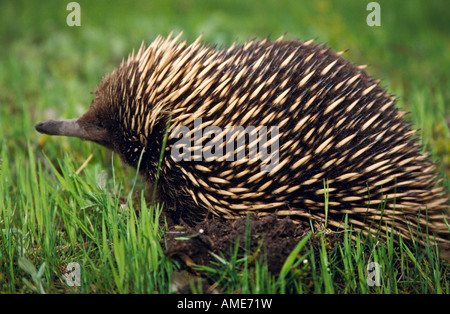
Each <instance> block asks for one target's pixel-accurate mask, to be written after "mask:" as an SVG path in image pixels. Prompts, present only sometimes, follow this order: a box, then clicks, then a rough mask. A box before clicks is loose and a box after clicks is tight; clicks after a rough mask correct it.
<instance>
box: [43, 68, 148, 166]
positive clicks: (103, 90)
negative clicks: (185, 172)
mask: <svg viewBox="0 0 450 314" xmlns="http://www.w3.org/2000/svg"><path fill="white" fill-rule="evenodd" d="M126 66H129V64H128V65H125V64H123V65H122V66H121V67H119V68H118V69H117V70H116V71H114V72H113V73H111V74H109V75H107V76H105V77H104V78H103V80H102V82H101V83H100V85H99V86H98V87H97V89H96V91H95V92H94V99H93V100H92V102H91V105H90V107H89V110H88V111H87V112H86V113H85V114H84V115H83V116H81V117H80V118H78V119H68V120H58V121H55V120H48V121H45V122H42V123H39V124H37V125H36V130H37V131H39V132H40V133H44V134H48V135H60V136H72V137H78V138H80V139H83V140H88V141H92V142H95V143H97V144H100V145H103V146H105V147H107V148H109V149H111V150H113V151H115V152H117V153H119V154H120V155H121V156H122V157H123V159H124V160H125V161H126V162H127V163H129V164H130V165H132V166H137V162H138V161H139V157H140V156H141V154H142V152H143V148H144V147H145V146H144V145H143V144H144V143H142V139H143V138H142V136H139V132H137V130H136V128H135V127H134V123H133V117H130V116H127V115H126V114H125V113H124V112H120V111H121V110H119V108H122V109H123V108H124V107H126V106H130V105H131V102H133V101H134V100H133V99H129V97H128V96H129V95H128V88H127V86H128V84H126V83H127V82H124V81H126V80H127V78H126V76H125V75H124V72H125V71H128V70H129V69H127V68H126ZM124 83H125V84H124ZM124 97H125V98H127V99H123V98H124Z"/></svg>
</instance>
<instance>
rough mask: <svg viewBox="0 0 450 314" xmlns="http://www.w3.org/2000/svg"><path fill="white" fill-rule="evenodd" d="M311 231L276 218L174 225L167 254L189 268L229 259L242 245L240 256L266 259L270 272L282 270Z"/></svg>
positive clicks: (244, 218) (167, 239)
mask: <svg viewBox="0 0 450 314" xmlns="http://www.w3.org/2000/svg"><path fill="white" fill-rule="evenodd" d="M309 231H310V227H309V226H308V224H306V223H302V222H300V223H298V222H294V221H293V220H292V219H290V218H289V217H286V218H283V219H279V218H277V217H276V215H268V216H263V217H257V216H248V217H242V218H238V219H236V220H228V219H222V218H218V217H209V218H205V219H204V220H202V221H200V222H198V223H196V224H194V225H192V224H185V223H182V224H181V226H179V225H178V226H171V227H170V228H169V230H168V231H167V232H166V236H165V239H164V242H165V245H166V247H167V249H166V251H165V254H166V255H167V256H170V257H174V258H179V259H180V260H182V261H183V262H184V263H185V264H186V265H187V266H192V264H197V265H211V260H213V259H214V258H213V255H212V254H211V252H213V253H215V254H217V255H219V256H220V254H223V256H224V257H225V259H227V260H229V258H230V255H231V253H230V248H231V247H232V246H233V244H234V245H238V246H239V251H238V254H239V256H240V257H242V256H243V254H244V252H245V250H246V248H248V249H249V250H248V251H247V252H246V253H247V255H250V256H252V257H262V258H265V261H266V262H267V266H268V269H269V271H270V272H271V273H273V274H277V273H279V271H280V270H281V267H282V266H283V264H284V262H285V260H286V258H287V257H288V256H289V254H290V253H291V252H292V250H293V249H294V247H295V246H296V245H297V243H298V242H299V240H300V239H301V238H302V237H303V236H305V235H306V234H307V233H308V232H309Z"/></svg>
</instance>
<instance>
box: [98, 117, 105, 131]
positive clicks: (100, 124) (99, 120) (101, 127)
mask: <svg viewBox="0 0 450 314" xmlns="http://www.w3.org/2000/svg"><path fill="white" fill-rule="evenodd" d="M104 127H105V126H104V125H103V122H102V120H101V119H100V117H97V128H99V129H103V128H104Z"/></svg>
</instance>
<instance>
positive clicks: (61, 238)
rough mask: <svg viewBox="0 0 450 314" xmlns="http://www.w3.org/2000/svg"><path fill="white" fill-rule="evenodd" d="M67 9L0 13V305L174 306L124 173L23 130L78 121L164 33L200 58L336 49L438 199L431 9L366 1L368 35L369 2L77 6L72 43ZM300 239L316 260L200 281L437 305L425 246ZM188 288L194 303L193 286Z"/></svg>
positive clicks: (439, 38) (437, 74)
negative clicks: (7, 299)
mask: <svg viewBox="0 0 450 314" xmlns="http://www.w3.org/2000/svg"><path fill="white" fill-rule="evenodd" d="M68 2H69V1H67V2H65V1H40V2H38V1H8V2H6V1H1V2H0V25H1V27H0V42H1V43H2V49H0V292H2V293H28V292H33V291H34V292H51V293H95V292H96V293H110V292H114V293H115V292H122V293H128V292H146V293H152V292H159V293H168V292H172V291H173V288H174V283H175V282H177V280H179V279H178V277H179V274H180V273H179V269H180V264H179V263H178V262H176V261H173V260H171V259H169V258H167V257H165V256H164V254H163V250H164V243H162V244H161V242H160V240H161V238H162V235H163V229H162V228H161V227H160V226H159V225H158V224H157V223H155V222H156V221H157V219H158V216H159V214H160V209H159V208H155V207H153V206H147V205H146V204H145V201H143V199H141V196H142V195H141V192H140V191H141V189H142V183H141V181H140V180H139V178H137V177H136V175H135V172H134V171H133V170H132V169H129V168H125V167H123V166H122V164H121V163H120V161H119V160H118V156H117V155H111V153H110V152H108V151H106V150H104V149H102V148H100V147H98V146H95V145H94V144H90V143H85V142H81V141H79V140H76V139H70V138H51V137H47V136H42V135H39V134H37V133H36V132H35V131H34V127H33V126H34V124H35V123H36V122H39V121H42V120H45V119H50V118H72V117H77V116H79V115H80V114H82V113H83V112H84V111H85V110H86V109H87V107H88V105H89V103H90V101H91V97H92V95H91V94H90V92H91V91H93V90H94V89H95V86H96V84H97V83H98V82H99V81H100V79H101V77H102V76H103V75H104V74H105V73H106V72H108V71H111V70H112V69H113V68H114V67H115V66H116V65H117V64H118V63H119V62H120V61H121V60H122V58H123V57H125V56H126V55H127V54H128V53H129V52H130V51H131V50H132V49H133V48H134V49H137V48H138V47H139V45H140V43H141V42H142V41H143V40H145V41H147V42H150V41H151V40H153V39H154V38H155V37H156V35H157V34H160V33H161V34H168V33H169V32H170V31H171V30H174V31H176V32H177V31H181V30H184V37H185V38H187V39H189V40H190V41H192V40H193V39H194V38H196V37H197V36H198V35H199V34H200V33H203V35H204V37H203V38H204V40H205V41H206V42H209V43H213V44H223V45H227V44H230V43H231V42H233V41H234V40H236V39H237V40H239V41H244V40H246V39H248V38H252V37H266V36H268V35H271V37H272V38H277V37H278V36H280V35H282V34H283V33H285V32H287V37H288V38H300V39H304V40H306V39H310V38H318V39H317V41H318V42H327V44H328V46H330V47H331V48H333V49H334V50H336V51H340V50H344V49H350V50H349V51H348V52H347V53H346V54H345V56H346V57H347V58H349V59H350V60H351V61H353V62H355V63H357V64H364V63H368V64H370V65H371V66H370V67H369V68H368V72H369V73H370V74H372V75H373V76H374V77H377V78H381V79H383V83H382V84H383V85H384V86H386V87H387V88H388V90H389V91H390V92H391V93H394V94H396V95H398V96H400V100H399V103H398V105H399V106H400V107H402V108H405V109H406V110H408V111H410V112H411V114H410V115H409V119H411V120H412V121H413V123H414V125H415V126H416V127H417V128H420V129H421V132H420V136H421V141H422V142H423V144H424V146H425V147H426V149H427V150H428V151H430V152H431V154H432V158H433V159H434V160H436V161H437V162H438V165H439V167H440V169H441V173H442V176H443V178H444V181H443V184H444V185H445V187H446V189H447V190H450V189H449V182H450V181H449V178H450V131H449V123H450V122H449V120H450V90H449V89H448V86H450V79H449V75H448V69H449V68H450V54H449V53H448V51H449V50H450V40H449V37H448V34H449V33H450V22H449V21H450V15H449V13H448V10H447V2H446V1H445V0H434V1H426V2H425V1H408V4H407V5H406V3H405V2H404V1H378V2H379V3H380V6H381V10H382V11H381V26H380V27H369V26H368V25H367V24H366V17H367V14H368V13H369V12H368V11H366V5H367V2H369V1H331V0H328V1H325V0H322V1H314V2H312V1H298V0H293V1H268V0H258V1H245V2H244V1H237V0H233V1H194V0H191V1H190V0H183V1H158V2H156V1H155V2H147V1H135V2H133V4H130V3H128V2H125V1H78V2H79V3H80V6H81V26H80V27H69V26H68V25H67V24H66V17H67V14H68V13H69V11H67V10H66V4H67V3H68ZM130 196H133V197H130ZM125 199H128V200H129V201H128V202H127V203H125V202H124V200H125ZM133 200H134V202H133ZM134 208H140V214H139V218H137V217H136V215H135V211H134V210H133V209H134ZM313 237H315V239H316V241H315V243H316V245H310V244H309V242H308V243H307V242H302V241H300V242H299V246H298V252H300V253H298V252H293V254H292V255H291V256H290V258H289V259H287V261H286V264H285V267H284V268H283V269H282V271H281V273H280V274H269V273H268V272H267V269H266V267H265V264H264V261H263V260H262V261H259V262H256V263H255V264H251V265H250V263H249V262H248V258H247V257H246V256H245V255H243V256H241V255H239V254H237V253H236V254H232V258H231V260H223V259H222V258H220V257H219V256H218V257H217V263H216V264H215V265H214V267H211V268H206V267H203V268H202V267H201V268H200V269H199V270H198V271H199V272H201V273H202V274H203V275H204V276H203V277H204V278H206V280H207V281H208V283H209V284H210V285H213V287H215V288H217V289H218V290H219V291H221V292H226V293H231V292H251V293H275V292H276V293H278V292H313V293H321V292H330V293H442V292H443V293H449V292H450V274H449V273H450V266H449V264H448V263H446V262H444V261H442V260H440V259H439V251H438V250H437V249H436V248H435V247H433V246H429V247H427V248H426V249H425V250H421V249H420V248H419V247H417V246H415V245H412V244H406V243H401V244H400V245H394V244H393V242H392V241H391V240H389V241H387V242H386V243H382V242H376V241H366V242H364V243H363V244H361V243H358V242H357V243H358V244H353V243H352V242H351V241H349V238H348V237H349V235H348V234H346V233H343V234H342V235H341V237H342V238H341V241H339V242H333V243H332V242H330V241H329V239H328V237H327V235H325V234H322V233H320V232H319V233H318V234H315V235H314V236H313ZM230 249H231V250H233V248H230ZM233 252H234V251H233ZM297 253H298V254H297ZM72 262H75V263H78V265H80V286H74V287H71V286H69V285H67V281H66V280H65V279H64V273H65V272H66V271H67V267H68V265H69V264H70V263H72ZM369 262H377V263H378V264H379V265H380V266H381V277H380V278H381V285H380V286H373V287H370V286H368V284H367V281H366V278H367V270H366V269H367V264H368V263H369ZM183 280H184V279H183ZM187 284H188V285H190V286H191V289H192V290H194V291H196V292H205V291H204V288H203V285H202V283H201V281H200V279H199V278H191V279H189V280H188V281H187Z"/></svg>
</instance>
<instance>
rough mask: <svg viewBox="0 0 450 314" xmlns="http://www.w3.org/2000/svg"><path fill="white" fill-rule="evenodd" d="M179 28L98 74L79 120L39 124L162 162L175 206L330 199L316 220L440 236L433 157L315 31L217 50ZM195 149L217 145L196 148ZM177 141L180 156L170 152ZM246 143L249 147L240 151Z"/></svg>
mask: <svg viewBox="0 0 450 314" xmlns="http://www.w3.org/2000/svg"><path fill="white" fill-rule="evenodd" d="M179 37H180V36H178V37H177V38H175V39H171V38H170V36H169V37H167V38H164V37H158V38H157V39H156V40H155V41H154V42H153V43H152V44H151V45H150V46H148V47H146V46H144V45H142V46H141V48H140V49H139V51H138V52H137V53H136V54H135V53H133V54H131V55H130V56H129V57H128V60H127V61H126V62H122V64H121V65H120V66H119V67H118V68H117V69H115V70H114V71H113V72H112V73H111V74H109V75H107V76H106V77H105V78H104V79H103V80H102V82H101V84H100V85H99V87H98V88H97V90H96V91H95V97H94V100H93V102H92V104H91V106H90V108H89V110H88V112H87V113H86V114H85V115H83V116H82V117H81V118H79V119H76V120H66V121H62V122H58V121H47V122H44V123H41V124H38V125H37V126H36V129H37V130H38V131H39V132H41V133H46V134H50V135H66V136H75V137H79V138H82V139H85V140H90V141H94V142H96V143H99V144H101V145H104V146H106V147H108V148H111V149H112V150H114V151H116V152H118V153H119V154H120V156H121V157H122V158H123V159H124V160H125V161H126V162H127V163H128V164H130V165H132V166H134V167H137V165H138V163H139V171H140V173H141V174H142V175H143V176H144V178H145V179H146V180H147V181H153V180H155V178H156V174H157V169H158V165H160V177H159V180H158V184H159V186H160V194H161V200H162V201H164V203H165V206H166V207H168V208H174V209H176V210H177V211H180V212H181V214H182V215H183V214H186V215H189V213H206V212H207V211H209V212H212V213H214V214H217V215H220V216H223V217H226V218H235V217H238V216H240V215H243V214H245V213H248V212H255V213H259V214H260V215H265V214H268V213H276V214H277V215H279V216H286V215H289V216H291V217H296V218H298V219H302V218H305V219H312V220H315V221H323V220H324V219H325V210H324V207H325V198H327V204H328V213H327V215H328V216H327V217H328V219H327V221H328V224H329V225H331V226H333V227H336V228H339V227H343V224H344V223H343V220H344V219H343V217H344V215H348V222H349V223H351V224H352V225H353V226H354V228H358V229H362V230H364V231H372V230H378V229H381V230H385V229H387V228H390V227H391V225H392V224H394V231H395V232H396V233H398V234H402V235H403V236H405V237H407V238H410V237H411V231H412V232H415V231H417V230H419V229H421V230H425V229H427V230H430V231H433V232H436V234H437V236H438V237H440V238H445V237H448V234H449V230H448V227H447V226H446V224H445V223H444V219H443V217H444V214H443V212H444V211H445V210H446V208H447V207H448V205H447V204H446V199H445V198H444V197H443V195H442V193H443V188H441V187H437V182H438V180H437V179H436V174H435V171H434V170H435V166H434V165H433V163H432V162H431V161H430V160H429V158H428V157H427V156H426V155H424V154H421V153H420V150H421V146H420V144H419V143H418V142H417V140H416V139H415V137H414V133H415V132H414V131H413V130H411V127H410V123H409V122H407V121H405V120H404V119H403V118H402V117H403V115H404V113H403V112H400V111H399V110H398V109H397V108H396V107H395V98H394V97H393V96H391V95H389V94H387V93H386V91H385V90H384V89H383V88H381V87H380V86H379V85H378V81H376V80H374V79H372V78H371V77H370V76H369V75H368V74H367V73H365V72H364V70H363V67H357V66H355V65H353V64H352V63H350V62H349V61H347V60H345V59H344V58H342V57H341V54H340V53H339V54H336V53H334V52H332V51H331V50H329V49H327V48H325V47H323V46H318V45H315V44H313V43H312V41H308V42H299V41H284V40H283V39H282V38H280V39H278V40H276V41H274V42H271V41H269V40H268V39H264V40H261V41H256V40H253V41H249V42H246V43H244V44H242V45H238V44H233V45H232V46H231V47H229V48H227V49H215V48H212V47H209V46H207V45H204V44H202V43H201V42H200V38H198V39H197V40H196V41H195V42H194V43H192V44H191V45H187V43H186V41H184V42H180V41H179ZM196 121H201V123H200V124H199V125H195V123H196ZM270 126H275V127H276V128H277V133H278V134H275V133H274V132H270V131H269V132H268V133H267V136H268V142H267V143H266V145H265V146H264V145H259V143H254V141H251V140H250V139H251V138H252V136H254V135H255V132H258V131H259V130H260V129H261V128H262V127H268V129H269V127H270ZM233 127H242V128H243V129H244V130H245V131H244V133H238V134H237V135H235V136H233V137H231V139H232V140H235V139H237V138H241V139H243V140H244V143H245V144H246V148H243V147H239V145H235V146H233V147H234V148H233V149H234V151H231V152H230V151H226V148H227V145H228V144H229V143H228V142H226V140H225V141H224V139H226V138H227V137H226V135H227V132H226V130H227V128H228V129H229V128H233ZM250 127H253V128H250ZM180 128H184V129H185V130H188V131H186V132H185V133H184V135H186V134H187V135H190V136H192V135H195V132H196V131H197V130H201V131H202V132H201V133H200V134H201V137H200V138H199V137H197V138H196V137H195V136H193V137H192V140H189V141H187V142H183V145H179V143H180V135H183V134H181V133H182V132H181V133H179V132H178V131H177V132H178V133H177V132H175V130H180ZM251 130H253V131H251ZM255 130H256V131H255ZM252 132H254V133H252ZM175 133H176V134H175ZM166 134H169V136H168V137H167V140H166V141H165V138H166ZM228 140H230V138H228ZM275 141H276V144H277V145H276V149H273V148H271V149H269V150H268V154H273V153H276V154H277V156H278V163H277V165H276V167H274V168H273V169H272V171H270V172H264V171H261V168H260V167H261V165H263V164H264V163H265V161H264V159H263V158H260V157H261V148H262V147H263V146H264V148H266V149H267V147H268V146H269V143H274V142H275ZM163 144H165V151H164V154H163V159H162V163H161V164H160V162H159V161H160V160H159V159H160V156H161V149H162V147H163ZM199 147H200V148H203V150H200V151H201V152H203V153H204V152H205V150H206V147H208V149H209V153H210V155H211V154H213V155H214V154H218V156H220V157H217V156H216V157H217V158H203V157H204V155H201V154H200V155H199V154H197V153H196V152H198V151H199V150H198V149H199ZM176 149H178V150H181V151H183V152H184V153H183V155H182V156H183V157H186V156H188V157H190V158H176V157H175V156H174V155H173V151H174V150H176ZM252 149H258V150H257V153H258V154H259V155H257V156H258V157H259V158H256V159H255V158H244V159H237V156H238V155H239V154H240V153H242V150H244V152H245V156H248V155H249V154H250V151H251V150H252Z"/></svg>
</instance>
